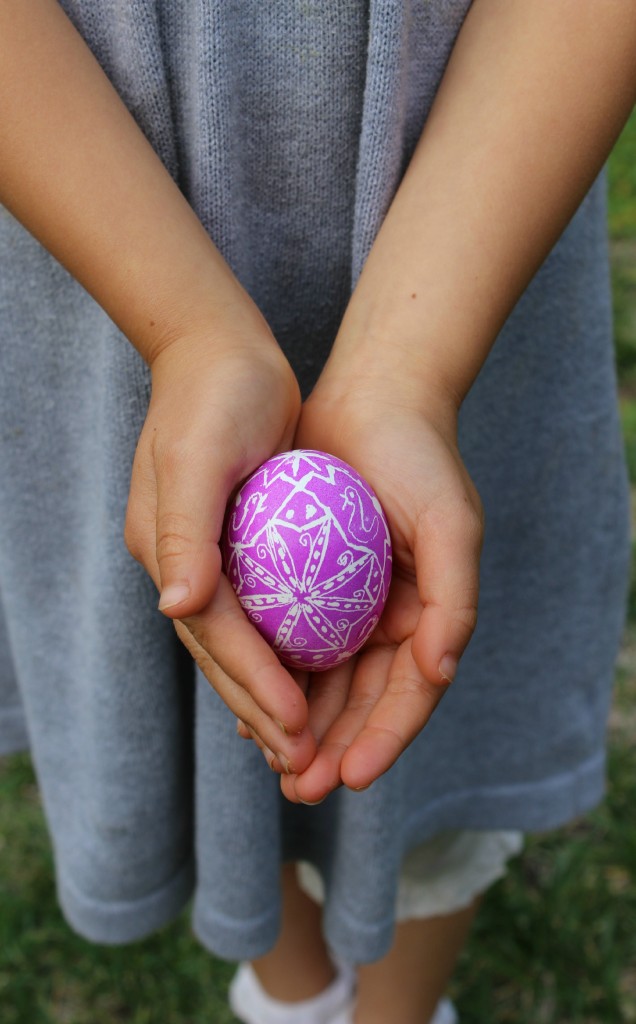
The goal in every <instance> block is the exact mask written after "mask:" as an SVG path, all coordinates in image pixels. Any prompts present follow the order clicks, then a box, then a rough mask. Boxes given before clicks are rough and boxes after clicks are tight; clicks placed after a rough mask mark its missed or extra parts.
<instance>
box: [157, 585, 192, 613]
mask: <svg viewBox="0 0 636 1024" xmlns="http://www.w3.org/2000/svg"><path fill="white" fill-rule="evenodd" d="M188 597H190V587H189V586H188V584H187V583H171V584H170V586H168V587H164V589H163V590H162V591H161V597H160V598H159V611H160V612H165V611H166V609H167V608H174V607H175V605H178V604H181V602H182V601H185V600H186V598H188Z"/></svg>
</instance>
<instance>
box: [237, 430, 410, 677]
mask: <svg viewBox="0 0 636 1024" xmlns="http://www.w3.org/2000/svg"><path fill="white" fill-rule="evenodd" d="M223 557H224V563H225V572H226V574H227V576H228V578H229V580H230V582H231V583H232V586H233V587H234V590H235V591H236V593H237V595H238V598H239V601H240V602H241V605H242V606H243V608H244V609H245V611H246V613H247V615H248V616H249V618H250V620H251V621H252V622H253V623H254V625H255V626H256V628H257V629H258V630H259V632H260V633H261V634H262V635H263V636H264V637H265V639H266V640H267V641H268V643H270V644H271V646H272V647H273V648H274V650H275V651H276V653H277V654H278V656H279V658H280V659H281V661H283V662H285V664H286V665H289V666H291V667H293V668H300V669H311V670H312V671H314V672H319V671H321V670H324V669H328V668H333V666H334V665H339V664H340V663H341V662H343V661H346V659H347V658H349V657H351V655H352V654H355V652H356V651H357V650H359V649H360V647H362V645H363V644H364V642H365V640H367V639H368V637H369V636H370V635H371V633H372V632H373V630H374V629H375V627H376V625H377V623H378V620H379V618H380V615H381V614H382V609H383V608H384V605H385V602H386V599H387V595H388V592H389V584H390V582H391V564H392V560H391V539H390V537H389V529H388V526H387V521H386V518H385V515H384V512H383V511H382V507H381V505H380V502H379V501H378V499H377V497H376V496H375V494H374V492H373V491H372V490H371V488H370V487H369V484H367V483H366V482H365V481H364V480H363V479H362V477H361V476H360V474H359V473H356V471H355V469H352V468H351V466H349V465H347V463H346V462H342V461H341V460H340V459H336V458H335V457H334V456H333V455H326V454H325V453H324V452H314V451H304V450H299V451H293V452H285V453H284V454H283V455H277V456H275V457H274V458H273V459H269V460H268V461H267V462H264V463H263V465H262V466H260V468H259V469H257V470H256V472H255V473H253V475H252V476H251V477H250V478H249V479H248V480H247V481H246V482H245V483H244V484H243V486H242V487H241V489H240V491H239V492H238V494H237V495H236V498H235V499H234V504H233V506H231V507H230V509H229V512H228V517H227V522H226V529H225V536H224V542H223Z"/></svg>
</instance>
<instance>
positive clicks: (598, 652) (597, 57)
mask: <svg viewBox="0 0 636 1024" xmlns="http://www.w3.org/2000/svg"><path fill="white" fill-rule="evenodd" d="M62 8H64V9H65V11H66V14H67V15H68V16H69V18H70V21H69V20H67V17H66V16H65V14H64V12H63V10H62ZM71 22H72V23H74V25H75V28H73V27H72V24H71ZM82 37H84V40H85V41H86V42H87V43H88V44H89V47H90V49H91V50H92V51H93V54H94V57H96V58H97V60H95V59H94V57H93V56H92V55H91V52H90V50H89V49H88V48H87V47H86V46H85V43H84V42H83V41H82ZM635 46H636V19H634V16H633V13H632V11H631V9H630V6H629V5H627V4H623V3H621V2H619V0H607V3H603V4H599V3H598V0H594V2H592V0H577V2H576V3H574V2H569V0H564V2H563V3H560V4H554V2H553V0H475V2H474V3H473V4H472V5H470V4H469V2H468V0H439V2H435V3H433V2H428V0H426V2H425V0H402V2H396V0H371V2H370V4H369V5H366V4H364V3H362V2H361V0H344V2H342V3H340V4H337V5H336V4H318V3H312V2H309V3H307V2H304V0H303V2H301V0H289V2H286V3H280V4H275V5H272V4H268V5H265V4H262V3H259V2H257V0H241V2H231V3H219V2H217V0H209V3H200V2H194V0H193V2H192V3H189V4H174V3H171V2H169V0H155V2H152V0H132V2H129V3H126V4H122V3H120V2H119V0H103V2H102V3H99V4H98V3H96V2H95V0H66V2H65V3H64V4H61V5H58V4H57V3H55V2H54V0H31V2H30V3H29V4H24V3H22V2H20V0H2V2H1V3H0V104H1V106H0V126H1V127H0V199H1V200H2V202H3V203H4V204H5V206H6V207H7V209H8V210H9V211H11V214H12V215H13V216H10V215H9V214H8V213H7V214H5V215H4V216H3V218H2V221H1V222H0V254H1V258H2V262H3V274H2V283H1V285H0V288H1V291H0V330H1V332H2V335H1V337H2V341H1V344H2V375H1V381H0V389H1V397H0V403H1V408H2V447H1V448H0V451H1V453H2V454H1V459H2V463H1V465H0V468H1V470H2V472H1V474H0V476H1V486H0V501H1V503H2V504H1V506H0V519H1V523H2V527H1V536H0V587H1V588H2V589H1V594H2V607H3V609H4V617H3V621H2V623H1V626H2V629H3V637H4V643H3V648H2V650H3V656H4V660H5V665H6V669H5V674H4V677H3V679H2V682H1V683H0V685H2V686H3V687H4V688H5V691H6V693H5V697H6V699H5V701H4V705H5V706H6V708H7V711H6V714H5V716H4V717H3V719H2V726H3V736H4V749H5V750H9V749H17V748H18V747H19V746H21V745H24V743H25V742H26V740H27V734H28V741H29V744H30V747H31V750H32V753H33V757H34V763H35V765H36V769H37V772H38V777H39V782H40V785H41V788H42V794H43V799H44V806H45V809H46V813H47V818H48V822H49V825H50V829H51V834H52V837H53V843H54V847H55V853H56V865H57V872H58V891H59V896H60V901H61V904H62V907H63V909H64V912H65V914H66V916H67V918H68V920H69V922H70V923H71V924H72V926H73V927H74V928H76V929H77V930H78V931H79V932H80V933H81V934H83V935H85V936H86V937H88V938H90V939H93V940H94V941H101V942H124V941H130V940H132V939H135V938H138V937H140V936H142V935H145V934H147V933H149V932H150V931H151V930H153V929H154V928H156V927H158V926H159V925H160V924H162V923H163V922H165V921H166V920H168V919H169V918H170V917H172V916H173V915H174V914H176V913H177V912H178V911H179V910H180V909H181V908H182V907H183V905H184V903H185V902H186V901H187V900H188V898H189V897H190V895H191V894H192V892H194V898H195V904H194V925H195V929H196V932H197V934H198V936H199V938H200V939H201V941H202V942H203V943H204V944H206V945H207V946H208V947H209V948H210V949H211V950H213V951H214V952H216V953H218V954H219V955H221V956H224V957H226V958H228V959H234V960H242V961H244V962H247V961H251V962H252V966H251V967H248V966H247V964H246V963H244V965H243V967H242V968H241V970H240V971H239V973H238V975H237V978H236V981H235V984H234V985H233V988H232V996H231V998H232V1002H233V1005H234V1007H235V1009H236V1011H237V1013H238V1014H239V1015H240V1016H241V1017H242V1018H243V1019H244V1020H245V1021H246V1022H248V1024H256V1022H261V1024H276V1022H277V1021H294V1022H299V1024H314V1022H315V1024H327V1022H333V1021H340V1022H341V1024H345V1022H351V1021H355V1024H380V1022H387V1021H391V1024H411V1022H415V1021H418V1022H419V1021H426V1020H434V1021H435V1024H443V1022H444V1021H445V1020H452V1019H453V1018H454V1011H453V1010H452V1008H451V1007H450V1006H449V1004H448V1003H446V1002H444V1001H443V993H444V990H445V987H446V984H447V981H448V979H449V976H450V974H451V972H452V968H453V965H454V962H455V959H456V956H457V954H458V952H459V950H460V948H461V945H462V942H463V940H464V938H465V935H466V932H467V930H468V927H469V924H470V920H471V918H472V916H473V913H474V911H475V908H476V905H477V902H478V897H479V894H480V893H481V892H482V891H483V890H484V889H485V888H486V887H487V885H488V884H489V883H490V881H491V880H492V879H493V878H494V877H497V875H498V874H500V873H501V871H502V870H503V865H504V864H505V861H506V859H507V857H508V856H509V855H510V854H511V853H512V852H514V851H515V850H517V849H518V848H519V844H520V838H519V836H520V833H521V832H523V831H525V830H529V829H539V828H541V829H543V828H547V827H551V826H555V825H558V824H560V823H562V822H565V821H567V820H568V819H570V818H572V817H573V816H575V815H577V814H579V813H581V812H582V811H584V810H586V809H588V808H589V807H591V806H592V805H593V804H594V803H596V802H597V801H598V800H599V798H600V796H601V793H602V788H603V763H604V723H605V719H606V713H607V707H608V702H609V696H610V686H611V679H612V669H613V662H614V658H615V654H616V649H617V644H618V640H619V636H620V632H621V626H622V617H623V604H624V591H625V580H626V565H627V553H628V543H627V522H628V515H627V491H626V481H625V472H624V465H623V457H622V449H621V442H620V433H619V428H618V421H617V414H616V402H615V381H614V371H613V360H612V350H611V331H610V317H609V300H608V283H607V261H606V251H605V242H604V226H603V221H604V200H603V183H602V181H598V182H596V184H594V179H595V178H596V176H597V174H598V172H599V170H600V168H601V166H602V163H603V161H604V159H605V157H606V156H607V153H608V152H609V150H610V148H611V146H612V144H613V142H614V140H615V138H616V136H617V134H618V132H619V131H620V128H621V126H622V124H623V123H624V121H625V119H626V117H627V116H628V113H629V110H630V108H631V106H632V104H633V102H634V94H635V92H636V73H635V71H634V62H633V53H634V47H635ZM99 65H101V66H102V68H103V70H104V71H105V73H106V74H105V75H104V74H103V73H102V71H101V70H100V68H99ZM109 80H110V81H109ZM111 83H112V84H113V85H114V86H115V89H113V88H112V86H111ZM117 94H119V96H120V97H121V100H123V104H122V102H121V100H120V99H119V98H118V95H117ZM126 107H127V108H128V111H130V113H132V115H133V116H132V117H131V116H129V113H128V112H127V111H126ZM140 128H141V131H140ZM144 135H145V137H146V138H147V139H148V140H149V142H150V145H148V143H147V142H146V138H144ZM418 139H419V143H418ZM404 172H406V173H404ZM175 182H176V183H177V184H178V186H179V188H177V187H176V185H175ZM184 197H185V198H184ZM186 200H187V201H186ZM580 204H581V205H580ZM579 205H580V209H578V212H577V208H578V207H579ZM14 218H15V219H14ZM19 221H22V223H23V224H24V226H25V227H26V228H27V229H28V230H29V231H30V232H31V233H32V234H33V235H35V237H36V239H38V242H36V241H35V240H34V239H33V238H31V237H30V236H29V235H28V234H27V233H26V232H25V231H24V230H23V228H22V227H21V226H20V225H19V224H18V222H19ZM566 226H567V227H566ZM564 229H565V230H564ZM563 232H564V233H563ZM562 233H563V235H562V237H560V236H561V234H562ZM211 239H213V240H214V244H213V243H212V241H211ZM39 243H42V244H43V246H44V247H45V248H46V249H49V250H50V252H51V253H52V254H53V256H54V257H56V258H57V260H59V261H60V262H61V263H62V264H63V265H64V266H65V267H66V270H62V268H61V267H60V266H59V264H58V263H56V262H55V261H54V259H52V258H51V257H50V256H49V255H48V254H47V253H46V252H45V251H44V249H42V248H40V245H39ZM553 246H555V247H554V248H553ZM551 250H552V251H551ZM548 254H549V255H548ZM546 257H547V259H546ZM539 268H540V269H539ZM537 271H538V273H537ZM68 272H70V274H69V273H68ZM73 278H75V279H76V280H73ZM77 282H79V284H78V283H77ZM80 285H83V286H84V288H85V289H87V291H88V292H89V293H91V295H92V296H93V298H94V299H96V300H97V302H96V303H95V302H93V300H92V299H91V298H89V296H88V295H87V294H86V293H85V292H84V291H83V290H82V288H81V287H80ZM352 285H353V291H352ZM100 306H101V307H102V309H100V308H99V307H100ZM504 324H505V326H504ZM126 338H127V339H128V340H126ZM495 339H497V340H496V344H494V342H495ZM129 342H130V343H131V344H129ZM133 346H134V347H133ZM135 349H136V350H137V351H135ZM327 357H328V358H327ZM292 367H293V369H292ZM297 382H298V383H299V384H300V388H301V390H302V393H303V395H308V394H309V392H311V394H310V397H308V399H307V401H306V402H305V403H304V405H302V407H301V405H300V399H299V388H298V383H297ZM148 399H149V403H148ZM460 407H461V415H460V414H459V410H460ZM458 437H459V442H458ZM137 438H138V444H137V448H136V453H135V454H134V464H133V466H132V479H131V481H130V494H129V496H128V494H127V492H128V483H129V473H130V466H131V463H132V461H133V453H134V450H135V443H136V441H137ZM294 446H295V447H307V448H318V449H323V450H326V451H330V452H333V453H334V454H336V455H338V456H340V457H341V458H344V459H345V460H346V461H348V462H350V463H351V464H352V465H354V466H355V467H356V468H357V469H358V470H359V471H360V472H361V473H362V474H363V475H364V476H366V478H367V479H368V480H369V482H370V483H371V484H372V486H373V487H374V488H375V490H376V491H377V493H378V495H379V496H380V498H381V500H382V503H383V505H384V507H385V510H386V512H387V515H388V519H389V522H390V526H391V531H392V538H393V543H394V556H395V565H396V572H395V581H394V584H393V587H392V593H391V597H390V600H389V603H388V605H387V609H386V612H385V614H384V616H383V619H382V622H381V624H380V626H379V627H378V630H377V633H376V634H375V635H374V637H373V638H372V640H371V642H370V643H369V645H368V647H367V648H366V649H365V651H364V652H363V653H362V654H361V655H360V656H359V657H358V658H357V659H355V660H354V661H352V662H350V663H348V664H347V665H346V666H344V667H341V668H339V669H337V670H334V671H332V672H329V673H325V674H321V675H320V676H318V677H316V679H312V678H310V677H308V676H306V677H303V676H296V677H295V678H293V679H292V677H291V676H290V675H289V674H288V673H287V671H286V670H285V669H283V668H282V666H281V665H280V664H279V663H278V661H277V659H276V658H275V656H274V654H273V653H272V652H271V651H270V650H269V648H267V646H266V644H265V643H264V641H262V640H261V638H260V637H259V636H258V634H256V632H255V631H254V629H253V627H252V626H251V625H250V624H249V623H248V621H247V619H246V618H245V616H244V615H243V613H242V612H241V610H240V608H239V607H238V604H237V602H236V600H235V598H234V596H233V594H232V591H231V589H230V587H229V584H228V583H227V580H225V578H224V577H223V576H222V575H221V574H220V556H219V550H218V540H219V536H220V531H221V526H222V521H223V515H224V510H225V507H226V503H227V501H228V499H229V497H230V495H231V493H232V491H233V490H234V488H235V487H236V486H237V485H238V484H239V482H240V481H241V480H242V479H244V477H245V476H247V475H248V474H249V473H250V472H251V471H252V470H253V469H254V468H255V467H256V466H257V465H259V464H260V463H261V462H262V461H264V460H265V459H266V458H267V457H269V456H270V455H271V454H273V453H274V452H277V451H281V450H285V449H288V448H291V447H294ZM460 450H461V457H460V454H459V452H460ZM478 493H479V495H480V496H478ZM482 501H483V507H484V508H485V510H486V522H487V534H486V538H485V544H484V550H483V556H482V560H481V590H480V595H481V596H480V620H479V628H478V629H477V631H476V633H475V636H474V638H473V639H472V642H471V644H470V646H469V647H468V650H467V651H466V654H465V656H464V657H462V655H463V653H464V650H465V648H466V646H467V644H468V641H469V640H470V639H471V636H472V634H473V630H474V627H475V622H476V609H477V591H478V566H479V558H480V550H481V546H482V539H483V518H482ZM126 508H127V511H126ZM124 517H125V519H126V525H125V539H126V544H127V546H128V548H129V550H130V552H131V553H132V554H133V555H134V556H135V558H136V559H137V561H138V562H139V563H140V564H136V563H134V562H133V561H132V560H131V558H130V555H129V554H128V553H127V551H126V550H125V547H124V542H123V538H122V533H123V530H124ZM155 587H156V588H158V589H159V590H160V595H161V596H160V605H159V607H160V609H161V610H162V611H163V612H164V616H161V615H159V614H158V613H157V611H156V607H155V603H156V599H155V596H154V595H155ZM169 619H172V620H173V621H174V624H175V627H176V634H177V635H178V637H179V638H180V640H182V641H183V643H184V644H185V647H186V648H187V649H188V651H189V652H190V654H191V655H192V656H193V657H194V659H195V660H196V662H197V665H198V668H197V671H196V679H195V680H193V676H192V670H191V666H192V662H191V661H190V659H188V658H186V657H185V654H184V648H183V646H182V645H181V644H179V643H178V642H177V640H176V638H175V634H174V631H173V628H172V625H171V624H170V622H169ZM460 658H461V659H462V664H461V671H460V673H459V675H458V678H457V682H456V683H455V684H454V685H453V686H452V687H449V683H450V682H451V680H452V679H453V677H454V676H455V673H456V670H457V666H458V662H459V660H460ZM193 682H194V685H193ZM208 683H211V684H212V686H211V687H210V686H209V685H208ZM18 687H19V694H20V697H19V698H18V696H17V694H18ZM442 695H445V700H444V701H443V703H442V704H441V706H439V708H438V709H437V710H436V711H435V714H434V715H433V717H432V718H431V715H432V713H433V711H434V710H435V709H436V708H437V707H438V705H439V703H440V699H441V697H442ZM18 701H19V702H20V703H18ZM237 718H238V719H239V732H241V733H242V734H243V735H249V736H251V737H253V739H254V741H255V742H254V743H252V744H242V743H241V742H240V740H239V739H237V737H236V719H237ZM429 718H430V721H429ZM424 725H426V728H425V729H423V727H424ZM262 755H264V757H265V761H266V762H267V763H268V764H269V765H270V767H272V768H273V769H274V772H269V771H268V770H267V768H266V766H265V765H264V763H263V756H262ZM278 774H280V776H281V781H280V789H281V790H282V794H283V796H284V797H285V798H286V799H281V798H280V791H279V785H278V778H277V775H278ZM317 803H319V804H320V806H319V807H317V806H305V805H307V804H308V805H314V804H317ZM281 865H284V867H283V868H282V883H281V881H280V878H281V876H280V872H281ZM195 873H196V874H195ZM195 877H196V883H195ZM281 893H282V897H283V898H282V899H281ZM318 898H321V899H324V905H323V907H322V910H321V909H320V908H319V906H318V904H317V902H316V899H318ZM405 903H406V904H407V905H406V907H404V904H405ZM396 920H397V921H398V922H399V923H397V925H396ZM334 963H336V964H338V966H337V967H334ZM352 963H353V964H361V965H363V966H361V967H360V969H359V971H358V973H357V991H356V993H355V994H354V980H353V975H352V972H351V971H350V969H349V967H348V966H347V965H348V964H352Z"/></svg>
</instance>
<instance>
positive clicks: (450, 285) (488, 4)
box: [329, 0, 636, 405]
mask: <svg viewBox="0 0 636 1024" xmlns="http://www.w3.org/2000/svg"><path fill="white" fill-rule="evenodd" d="M635 98H636V8H635V7H634V5H633V4H632V3H629V2H624V0H475V3H474V5H473V7H472V9H471V11H470V13H469V15H468V17H467V20H466V22H465V24H464V26H463V28H462V31H461V33H460V36H459V38H458V41H457V44H456V46H455V49H454V51H453V55H452V58H451V61H450V63H449V66H448V68H447V71H446V73H445V75H444V79H443V82H442V85H441V87H440V90H439V92H438V95H437V97H436V100H435V103H434V106H433V109H432V112H431V115H430V118H429V120H428V122H427V124H426V127H425V130H424V132H423V135H422V138H421V140H420V142H419V145H418V148H417V150H416V152H415V155H414V157H413V159H412V162H411V164H410V166H409V168H408V171H407V173H406V175H405V178H404V180H403V182H402V184H401V187H400V189H399V190H398V193H397V195H396V198H395V200H394V202H393V204H392V206H391V208H390V210H389V212H388V215H387V217H386V219H385V222H384V224H383V226H382V229H381V231H380V233H379V235H378V238H377V240H376V242H375V245H374V247H373V249H372V251H371V254H370V256H369V259H368V261H367V263H366V265H365V268H364V270H363V273H362V275H361V278H360V281H359V283H358V285H357V288H356V290H355V292H354V295H353V298H352V300H351V303H350V306H349V309H348V311H347V314H346V317H345V320H344V322H343V325H342V329H341V332H340V335H339V338H338V340H337V343H336V346H335V348H334V352H333V356H332V359H331V360H330V365H329V373H330V374H331V379H332V381H337V380H338V379H339V378H340V377H344V378H346V376H347V367H349V366H352V365H355V366H357V367H358V368H359V370H360V372H361V373H363V374H365V373H366V374H369V375H371V376H374V375H377V374H379V375H380V376H381V377H382V379H383V380H387V379H390V378H391V377H392V376H394V377H395V378H396V380H397V381H398V382H399V386H400V387H401V388H403V389H404V393H405V397H406V396H407V395H408V394H409V389H412V391H413V394H414V396H416V395H417V394H420V393H421V392H422V388H423V387H424V388H425V389H426V390H427V391H428V392H429V393H430V390H431V389H432V390H433V391H438V392H443V393H444V394H446V395H447V396H449V397H450V398H451V399H452V401H453V402H454V403H455V404H457V405H459V404H460V403H461V400H462V398H463V397H464V395H465V394H466V392H467V390H468V389H469V387H470V385H471V384H472V382H473V380H474V378H475V376H476V374H477V373H478V372H479V369H480V367H481V366H482V364H483V362H484V360H485V358H486V356H487V354H488V351H489V349H490V347H491V346H492V344H493V342H494V340H495V337H496V335H497V333H498V331H499V329H500V328H501V326H502V325H503V323H504V321H505V319H506V317H507V316H508V314H509V313H510V311H511V310H512V308H513V306H514V304H515V303H516V301H517V300H518V298H519V296H520V295H521V293H522V291H523V290H524V288H525V287H526V285H527V284H528V283H529V281H530V279H531V278H532V276H533V274H534V273H535V272H536V270H537V269H538V267H539V266H540V264H541V262H542V261H543V260H544V258H545V257H546V255H547V254H548V252H549V250H550V248H551V247H552V246H553V244H554V243H555V242H556V240H557V239H558V237H559V235H560V233H561V232H562V231H563V229H564V228H565V226H566V225H567V223H568V221H569V219H570V218H571V216H572V215H573V213H574V212H575V210H576V208H577V206H578V205H579V203H580V202H581V200H582V199H583V197H584V195H585V193H586V191H587V190H588V189H589V187H590V185H591V184H592V182H593V180H594V178H595V176H596V175H597V174H598V172H599V170H600V168H601V167H602V164H603V162H604V161H605V159H606V157H607V155H608V153H609V151H610V149H611V147H612V145H613V143H614V141H615V139H616V137H617V135H618V133H619V132H620V129H621V127H622V125H623V124H624V122H625V120H626V118H627V116H628V114H629V111H630V109H631V107H632V105H633V103H634V99H635ZM414 400H416V399H414Z"/></svg>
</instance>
